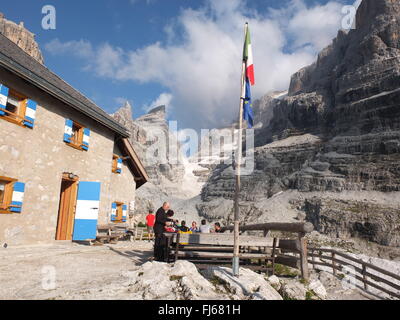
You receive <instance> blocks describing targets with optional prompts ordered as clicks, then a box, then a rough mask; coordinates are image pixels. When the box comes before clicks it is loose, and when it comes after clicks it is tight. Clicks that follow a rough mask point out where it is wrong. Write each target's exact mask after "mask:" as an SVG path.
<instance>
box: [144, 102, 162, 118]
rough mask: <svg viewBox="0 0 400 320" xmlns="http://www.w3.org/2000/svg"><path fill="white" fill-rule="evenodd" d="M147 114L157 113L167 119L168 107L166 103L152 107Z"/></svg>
mask: <svg viewBox="0 0 400 320" xmlns="http://www.w3.org/2000/svg"><path fill="white" fill-rule="evenodd" d="M147 114H152V115H157V116H159V117H160V118H163V119H165V115H166V107H165V105H161V106H158V107H155V108H154V109H151V110H150V111H149V112H148V113H147Z"/></svg>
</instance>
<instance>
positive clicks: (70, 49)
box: [44, 38, 94, 59]
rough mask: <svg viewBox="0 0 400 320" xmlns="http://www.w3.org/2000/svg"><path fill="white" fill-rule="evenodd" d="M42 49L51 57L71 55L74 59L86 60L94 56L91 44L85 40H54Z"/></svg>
mask: <svg viewBox="0 0 400 320" xmlns="http://www.w3.org/2000/svg"><path fill="white" fill-rule="evenodd" d="M44 47H45V49H46V50H47V51H48V52H50V53H51V54H53V55H57V54H73V55H74V56H76V57H79V58H87V59H90V58H91V57H93V55H94V51H93V47H92V44H91V43H90V42H89V41H87V40H79V41H75V40H72V41H67V42H61V41H60V40H59V39H58V38H55V39H53V40H52V41H50V42H48V43H47V44H46V45H45V46H44Z"/></svg>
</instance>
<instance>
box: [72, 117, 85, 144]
mask: <svg viewBox="0 0 400 320" xmlns="http://www.w3.org/2000/svg"><path fill="white" fill-rule="evenodd" d="M82 141H83V126H81V125H80V124H78V123H77V122H74V123H73V124H72V134H71V142H70V143H71V144H74V145H75V146H79V147H80V146H81V145H82Z"/></svg>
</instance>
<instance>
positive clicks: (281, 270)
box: [274, 263, 299, 278]
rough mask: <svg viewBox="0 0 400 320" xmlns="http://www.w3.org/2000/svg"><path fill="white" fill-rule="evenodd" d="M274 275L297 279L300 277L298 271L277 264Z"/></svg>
mask: <svg viewBox="0 0 400 320" xmlns="http://www.w3.org/2000/svg"><path fill="white" fill-rule="evenodd" d="M274 274H275V275H276V276H278V277H290V278H295V277H297V276H298V275H299V273H298V271H297V270H295V269H293V268H290V267H288V266H284V265H283V264H279V263H275V265H274Z"/></svg>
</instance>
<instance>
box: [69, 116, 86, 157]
mask: <svg viewBox="0 0 400 320" xmlns="http://www.w3.org/2000/svg"><path fill="white" fill-rule="evenodd" d="M89 138H90V130H89V129H88V128H85V127H84V126H83V125H81V124H79V123H78V122H76V121H72V120H69V119H67V120H66V121H65V130H64V141H65V142H66V143H68V145H70V146H71V147H74V148H76V149H79V150H85V151H87V150H89Z"/></svg>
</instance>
